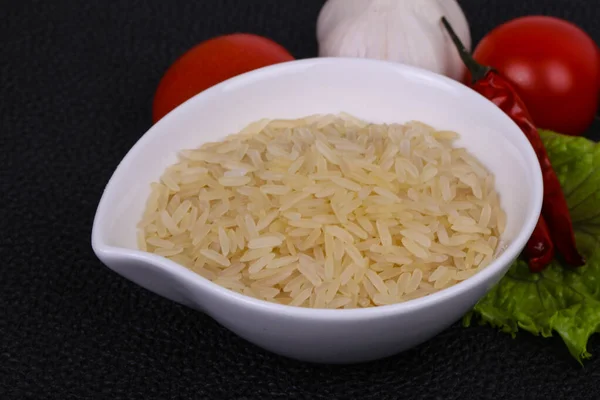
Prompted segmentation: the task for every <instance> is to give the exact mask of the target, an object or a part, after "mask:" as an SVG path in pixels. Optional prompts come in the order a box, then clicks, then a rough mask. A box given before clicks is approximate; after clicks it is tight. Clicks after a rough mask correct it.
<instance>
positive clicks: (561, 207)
mask: <svg viewBox="0 0 600 400" xmlns="http://www.w3.org/2000/svg"><path fill="white" fill-rule="evenodd" d="M442 23H443V24H444V26H445V28H446V29H447V30H448V33H449V34H450V37H451V38H452V41H453V42H454V44H455V45H456V47H457V49H458V52H459V54H460V56H461V58H462V60H463V62H464V63H465V65H466V66H467V69H468V70H469V72H470V73H471V78H472V84H471V86H472V88H473V89H474V90H475V91H476V92H478V93H479V94H481V95H483V96H484V97H485V98H487V99H488V100H490V101H491V102H493V103H494V104H496V105H497V106H498V107H499V108H500V109H501V110H502V111H504V112H505V113H506V115H508V116H509V117H510V118H511V119H512V120H513V121H514V122H515V123H516V124H517V125H518V126H519V128H521V130H522V131H523V133H524V134H525V136H526V137H527V139H528V140H529V143H531V146H532V147H533V149H534V150H535V153H536V155H537V157H538V161H539V162H540V166H541V169H542V175H543V180H544V202H543V205H542V216H543V218H542V219H540V221H539V222H538V226H537V227H536V230H535V232H534V236H536V235H537V237H536V238H534V237H532V240H530V243H528V244H527V248H540V249H541V250H539V251H538V252H537V253H535V254H537V255H536V256H534V258H535V261H534V260H532V259H530V260H529V261H530V262H529V265H530V269H532V270H533V269H536V270H539V269H540V268H542V269H543V267H545V266H546V265H547V264H549V263H550V261H551V260H552V256H553V253H554V246H549V245H548V244H549V243H551V242H553V244H554V245H555V246H556V248H557V250H558V251H559V253H560V254H561V255H562V256H563V257H564V259H565V261H566V262H567V264H569V265H571V266H573V267H578V266H581V265H583V264H585V259H584V258H583V257H582V256H581V254H579V252H578V251H577V246H576V244H575V233H574V231H573V224H572V222H571V216H570V214H569V208H568V206H567V201H566V199H565V196H564V193H563V191H562V188H561V186H560V182H559V180H558V177H557V176H556V173H555V172H554V169H553V168H552V164H551V163H550V159H549V158H548V153H547V152H546V148H545V147H544V143H543V142H542V139H541V137H540V134H539V132H538V130H537V128H536V126H535V125H534V123H533V121H532V119H531V116H530V114H529V111H527V107H526V106H525V103H524V102H523V100H522V99H521V98H520V97H519V95H518V94H517V92H516V91H515V90H514V88H513V87H512V85H511V84H510V83H509V82H508V81H507V80H506V79H504V78H503V77H502V76H501V75H500V74H498V73H497V72H496V71H495V70H494V69H492V68H491V67H489V66H483V65H481V64H479V63H477V62H476V61H475V59H473V57H472V56H471V54H469V52H468V51H467V49H466V48H465V46H464V45H463V44H462V42H461V40H460V39H459V37H458V36H457V35H456V33H455V32H454V30H453V29H452V27H451V26H450V24H449V23H448V21H447V20H446V18H442ZM550 239H551V240H550ZM540 243H544V244H543V245H540ZM544 249H545V251H546V253H541V252H542V251H544ZM551 253H552V255H550V254H551ZM532 254H533V252H532ZM532 261H533V263H534V264H535V267H534V268H532ZM544 262H546V264H545V265H543V263H544Z"/></svg>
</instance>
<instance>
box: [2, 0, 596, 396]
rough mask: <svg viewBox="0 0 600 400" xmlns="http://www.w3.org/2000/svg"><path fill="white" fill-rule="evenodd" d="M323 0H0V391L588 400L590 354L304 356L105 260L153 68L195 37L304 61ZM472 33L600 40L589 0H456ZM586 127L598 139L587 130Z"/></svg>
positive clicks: (507, 349)
mask: <svg viewBox="0 0 600 400" xmlns="http://www.w3.org/2000/svg"><path fill="white" fill-rule="evenodd" d="M322 3H323V1H322V0H247V1H242V0H239V1H237V0H201V1H190V0H177V1H164V0H146V1H142V0H120V1H116V0H115V1H105V2H101V1H68V0H63V1H58V0H53V1H42V0H38V1H36V0H21V1H10V0H9V1H0V90H1V92H0V145H1V152H0V171H1V172H2V173H1V181H0V193H1V194H0V196H1V198H2V202H1V203H2V205H1V206H0V207H1V208H0V260H2V265H0V399H7V400H8V399H24V398H31V399H46V398H48V399H50V398H51V399H60V400H68V399H87V398H106V399H114V400H117V399H119V400H120V399H179V398H181V399H196V398H197V399H217V398H227V399H251V398H255V399H269V398H273V399H285V398H293V399H352V398H357V399H365V400H367V399H377V400H386V399H399V398H402V399H531V398H545V399H549V398H552V399H563V398H564V399H567V398H571V399H572V398H578V399H598V398H599V397H600V392H599V383H598V382H600V340H599V339H598V338H595V339H594V340H592V342H591V343H590V346H589V350H590V351H591V352H593V353H594V354H595V358H594V359H592V360H591V361H589V362H587V363H586V365H585V368H583V369H582V368H581V367H580V366H579V365H577V364H576V363H575V362H574V361H573V360H572V359H571V358H570V356H569V355H568V353H567V351H566V350H565V348H564V346H563V345H562V343H561V342H560V341H559V340H558V339H547V340H544V339H541V338H535V337H533V336H531V335H529V334H521V335H519V336H518V338H517V339H516V340H513V339H511V338H510V337H509V336H507V335H504V334H501V333H498V332H496V331H495V330H494V329H491V328H488V327H478V328H469V329H464V328H462V327H460V326H459V325H458V324H457V325H455V326H454V327H452V328H451V329H449V330H447V331H446V332H444V333H443V334H441V335H440V336H438V337H437V338H435V339H434V340H431V341H430V342H428V343H426V344H424V345H422V346H420V347H418V348H416V349H414V350H411V351H408V352H406V353H404V354H401V355H398V356H396V357H393V358H390V359H387V360H383V361H379V362H375V363H371V364H367V365H360V366H348V367H329V366H315V365H307V364H303V363H299V362H295V361H291V360H287V359H283V358H280V357H277V356H274V355H271V354H268V353H265V352H264V351H262V350H260V349H257V348H255V347H254V346H252V345H249V344H247V343H246V342H244V341H242V340H241V339H238V338H237V337H235V336H233V335H232V334H231V333H229V332H228V331H226V330H224V329H223V328H221V327H219V326H218V325H217V324H216V323H215V322H214V321H212V320H211V319H210V318H208V317H206V316H204V315H202V314H200V313H198V312H194V311H191V310H189V309H186V308H184V307H181V306H179V305H177V304H173V303H171V302H169V301H167V300H164V299H162V298H159V297H158V296H155V295H153V294H152V293H149V292H147V291H145V290H143V289H140V288H139V287H137V286H135V285H133V284H131V283H129V282H127V281H125V280H124V279H122V278H120V277H119V276H117V275H115V274H114V273H112V272H110V271H109V270H108V269H106V268H104V267H103V266H102V265H101V264H100V262H99V261H98V260H97V259H96V258H95V257H94V255H93V253H92V250H91V248H90V243H89V236H90V229H91V224H92V218H93V215H94V211H95V208H96V205H97V202H98V200H99V198H100V195H101V193H102V189H103V187H104V185H105V183H106V182H107V181H108V179H109V178H110V176H111V173H112V171H113V169H114V168H115V167H116V165H117V164H118V162H119V161H120V159H121V158H122V157H123V156H124V155H125V153H126V152H127V150H128V149H129V148H130V146H132V145H133V144H134V143H135V141H136V140H137V139H138V138H139V137H140V135H141V134H143V133H144V132H145V131H146V130H147V129H148V128H149V127H150V120H151V117H150V105H151V99H152V95H153V91H154V89H155V87H156V84H157V82H158V80H159V78H160V76H161V74H162V72H163V71H164V70H165V69H166V68H167V67H168V65H169V64H170V63H171V62H172V61H173V60H174V59H175V58H176V57H177V56H178V55H180V54H181V53H182V52H183V51H185V50H186V49H188V48H189V47H191V46H192V45H194V44H195V43H197V42H199V41H201V40H203V39H207V38H209V37H211V36H214V35H217V34H222V33H228V32H232V31H250V32H255V33H258V34H263V35H268V36H270V37H272V38H274V39H275V40H277V41H279V42H281V43H282V44H283V45H284V46H286V47H287V48H288V49H290V50H291V51H292V52H293V53H294V55H295V56H296V57H298V58H301V57H309V56H314V55H316V51H317V47H316V42H315V35H314V30H315V26H314V25H315V21H316V18H317V14H318V11H319V9H320V7H321V5H322ZM461 3H462V4H463V6H464V9H465V12H466V14H467V16H468V18H469V20H470V22H471V27H472V32H473V36H474V39H475V40H479V38H481V36H482V35H483V34H485V33H486V32H487V31H488V30H489V29H490V28H492V27H493V26H495V25H497V24H499V23H500V22H502V21H504V20H507V19H509V18H511V17H516V16H520V15H525V14H532V13H543V14H551V15H556V16H561V17H564V18H567V19H570V20H572V21H573V22H575V23H578V24H579V25H581V26H582V27H583V28H585V29H586V30H587V31H588V32H589V33H590V34H591V35H593V36H594V38H595V39H596V40H597V41H600V24H598V21H600V2H599V1H598V0H463V1H462V2H461ZM596 137H597V136H596Z"/></svg>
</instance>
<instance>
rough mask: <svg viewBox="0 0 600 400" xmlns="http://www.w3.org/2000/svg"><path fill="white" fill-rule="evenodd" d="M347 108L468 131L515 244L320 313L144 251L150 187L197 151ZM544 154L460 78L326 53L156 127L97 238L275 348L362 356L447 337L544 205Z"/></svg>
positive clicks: (113, 188)
mask: <svg viewBox="0 0 600 400" xmlns="http://www.w3.org/2000/svg"><path fill="white" fill-rule="evenodd" d="M341 111H345V112H348V113H350V114H353V115H356V116H358V117H360V118H363V119H365V120H368V121H372V122H407V121H409V120H419V121H423V122H426V123H428V124H430V125H432V126H434V127H436V128H439V129H449V130H455V131H457V132H459V133H460V134H461V136H462V138H461V140H460V141H459V142H458V143H457V144H458V145H461V146H465V147H466V148H468V149H469V150H470V151H471V152H473V153H474V154H475V155H476V156H478V157H479V158H480V159H481V160H482V161H483V162H484V164H485V165H486V166H487V167H488V168H489V169H490V170H491V171H492V172H493V173H494V174H495V175H496V179H497V188H498V191H499V193H500V195H501V201H502V206H503V207H504V210H505V211H506V213H507V215H508V221H507V229H506V232H505V235H504V237H503V241H505V242H506V243H507V244H508V247H507V248H506V249H505V251H504V252H503V253H502V254H501V255H500V256H499V257H498V258H497V259H496V260H495V261H494V262H493V263H492V264H491V265H489V266H488V267H487V268H486V269H485V270H483V271H482V272H480V273H479V274H477V275H475V276H473V277H472V278H470V279H468V280H466V281H464V282H462V283H460V284H457V285H455V286H453V287H451V288H448V289H445V290H443V291H441V292H438V293H435V294H433V295H430V296H427V297H424V298H421V299H417V300H413V301H409V302H406V303H403V304H396V305H390V306H383V307H374V308H368V309H354V310H315V309H308V308H298V307H290V306H283V305H277V304H271V303H268V302H264V301H261V300H256V299H253V298H249V297H246V296H243V295H241V294H237V293H234V292H232V291H229V290H227V289H224V288H222V287H220V286H217V285H216V284H213V283H212V282H210V281H208V280H206V279H204V278H202V277H201V276H198V275H196V274H195V273H193V272H191V271H189V270H187V269H186V268H184V267H182V266H179V265H178V264H176V263H174V262H172V261H170V260H167V259H165V258H162V257H159V256H155V255H152V254H149V253H145V252H142V251H139V250H137V249H136V223H137V222H138V221H139V219H140V218H141V214H142V210H143V209H144V206H145V202H146V199H147V196H148V194H149V184H150V182H152V181H156V180H157V179H158V178H159V177H160V175H161V174H162V172H163V170H164V168H165V167H167V166H168V165H170V164H171V163H173V162H175V161H176V154H177V152H178V151H179V150H181V149H184V148H194V147H197V146H199V145H200V144H202V143H203V142H205V141H214V140H217V139H219V138H222V137H224V136H225V135H227V134H230V133H234V132H237V131H239V130H240V129H242V128H243V127H244V126H245V125H247V124H248V123H250V122H252V121H255V120H258V119H261V118H297V117H302V116H306V115H310V114H316V113H336V112H341ZM542 192H543V189H542V177H541V171H540V167H539V164H538V161H537V159H536V156H535V154H534V152H533V150H532V148H531V146H530V145H529V143H528V142H527V140H526V139H525V136H524V135H523V133H522V132H521V131H520V130H519V128H518V127H517V125H515V124H514V123H513V122H512V121H511V120H510V119H509V118H508V117H507V116H506V115H504V114H503V113H502V112H501V111H500V110H499V109H498V108H497V107H496V106H495V105H493V104H492V103H491V102H489V101H487V100H486V99H484V98H483V97H481V96H480V95H478V94H477V93H475V92H474V91H472V90H470V89H468V88H467V87H465V86H463V85H462V84H460V83H457V82H455V81H453V80H450V79H448V78H445V77H443V76H440V75H437V74H434V73H431V72H427V71H423V70H420V69H416V68H412V67H408V66H404V65H399V64H394V63H387V62H382V61H373V60H361V59H344V58H320V59H308V60H301V61H293V62H289V63H285V64H279V65H275V66H271V67H267V68H263V69H261V70H258V71H254V72H250V73H247V74H244V75H241V76H239V77H236V78H234V79H231V80H229V81H227V82H224V83H222V84H220V85H217V86H215V87H213V88H211V89H209V90H207V91H205V92H203V93H201V94H199V95H197V96H196V97H194V98H192V99H191V100H189V101H187V102H186V103H185V104H183V105H181V106H180V107H178V108H177V109H176V110H174V111H173V112H171V113H170V114H169V115H167V116H166V117H165V118H163V119H162V120H161V121H160V122H158V123H157V124H156V125H154V126H153V127H152V128H151V129H150V130H149V131H148V132H147V133H146V134H145V135H144V136H143V137H142V138H141V139H140V140H139V142H138V143H137V144H136V145H135V146H134V147H133V148H132V149H131V151H130V152H129V153H128V154H127V156H126V157H125V158H124V159H123V161H122V162H121V163H120V165H119V166H118V168H117V170H116V171H115V173H114V175H113V176H112V178H111V180H110V182H109V183H108V185H107V187H106V189H105V192H104V195H103V196H102V200H101V201H100V205H99V207H98V211H97V214H96V217H95V221H94V227H93V232H92V245H93V248H94V251H95V253H96V254H97V256H98V257H99V258H100V260H102V262H103V263H104V264H106V265H107V266H108V267H109V268H111V269H112V270H113V271H115V272H117V273H118V274H120V275H122V276H124V277H126V278H127V279H130V280H131V281H133V282H136V283H137V284H139V285H140V286H143V287H144V288H146V289H148V290H150V291H152V292H154V293H157V294H159V295H161V296H164V297H166V298H169V299H171V300H173V301H176V302H178V303H182V304H185V305H187V306H190V307H192V308H195V309H197V310H200V311H203V312H205V313H206V314H208V315H210V316H211V317H212V318H214V319H215V320H216V321H218V322H219V323H220V324H222V325H223V326H225V327H227V328H228V329H230V330H231V331H233V332H235V333H236V334H238V335H239V336H241V337H242V338H245V339H247V340H248V341H250V342H252V343H255V344H256V345H258V346H260V347H263V348H265V349H267V350H270V351H272V352H275V353H278V354H281V355H284V356H288V357H292V358H296V359H300V360H306V361H312V362H324V363H353V362H362V361H369V360H374V359H378V358H382V357H385V356H390V355H393V354H395V353H398V352H400V351H403V350H405V349H408V348H410V347H413V346H415V345H417V344H419V343H421V342H424V341H426V340H428V339H430V338H431V337H433V336H434V335H436V334H438V333H439V332H441V331H442V330H444V329H445V328H447V327H448V326H450V325H451V324H452V323H453V322H455V321H457V320H458V319H460V317H461V316H462V315H463V314H464V313H465V312H467V311H468V310H469V309H470V308H471V307H472V306H473V305H474V304H475V303H476V302H477V301H478V300H479V299H480V298H481V297H482V296H483V295H484V294H485V293H486V292H487V291H488V290H489V289H490V288H491V287H492V286H493V285H494V284H495V283H497V282H498V281H499V280H500V278H502V276H503V275H504V274H505V272H506V271H507V269H508V268H509V266H510V264H511V263H512V262H513V260H514V259H515V258H516V257H517V255H518V254H519V253H520V252H521V250H522V249H523V247H524V246H525V244H526V242H527V240H528V238H529V236H530V235H531V233H532V231H533V229H534V227H535V224H536V222H537V220H538V217H539V213H540V209H541V204H542Z"/></svg>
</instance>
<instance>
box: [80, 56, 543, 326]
mask: <svg viewBox="0 0 600 400" xmlns="http://www.w3.org/2000/svg"><path fill="white" fill-rule="evenodd" d="M328 64H330V65H337V66H340V67H343V66H344V65H348V64H355V65H363V66H364V67H366V68H373V69H375V70H377V69H388V70H395V72H398V73H400V74H409V75H413V76H420V77H423V78H427V79H428V80H435V81H439V82H440V83H443V84H444V85H449V86H450V87H452V88H453V90H458V91H461V92H463V93H464V94H465V95H467V96H470V97H472V98H473V99H474V101H480V102H485V103H488V104H486V105H485V106H486V107H489V110H490V112H491V113H496V114H501V115H498V117H499V118H504V119H505V120H506V122H507V124H508V125H512V126H513V127H514V129H515V130H518V131H521V129H520V128H519V127H518V125H517V124H516V123H515V122H513V121H512V119H510V117H508V116H507V115H506V114H505V113H504V112H503V111H502V110H500V108H498V107H496V106H495V105H494V104H493V103H492V102H490V101H489V100H487V99H486V98H485V97H483V96H482V95H480V94H479V93H477V92H475V91H474V90H472V89H471V88H469V87H468V86H465V85H463V84H462V83H460V82H458V81H455V80H453V79H451V78H449V77H446V76H443V75H440V74H437V73H434V72H431V71H428V70H425V69H422V68H418V67H413V66H409V65H406V64H400V63H395V62H391V61H383V60H374V59H363V58H350V57H314V58H306V59H300V60H293V61H288V62H283V63H279V64H275V65H271V66H267V67H263V68H259V69H257V70H254V71H250V72H247V73H244V74H241V75H238V76H236V77H233V78H231V79H228V80H226V81H223V82H221V83H219V84H217V85H215V86H213V87H211V88H209V89H207V90H205V91H203V92H201V93H199V94H197V95H195V96H193V97H192V98H190V99H189V100H187V101H185V102H184V103H182V104H181V105H179V106H178V107H176V108H175V109H173V110H172V111H171V112H170V113H168V114H167V115H166V116H165V117H163V118H162V119H161V120H160V121H158V122H157V123H156V124H154V125H153V126H151V127H150V128H149V129H148V130H147V131H146V132H145V133H144V134H143V135H142V136H141V137H140V138H139V139H138V140H137V142H136V143H135V144H134V145H133V146H132V147H131V148H130V149H129V151H128V152H127V153H126V155H125V156H124V157H123V159H122V160H121V162H120V163H119V164H118V166H117V168H116V169H115V170H114V172H113V174H112V175H111V177H110V179H109V181H108V183H107V185H106V187H105V189H104V191H103V194H102V197H101V199H100V202H99V204H98V207H97V210H96V214H95V217H94V221H93V226H92V235H91V242H92V248H93V251H94V253H95V254H96V256H97V257H98V258H99V259H100V260H101V261H102V262H103V263H105V264H108V263H106V262H105V260H130V261H139V262H143V263H145V264H147V265H150V266H151V267H152V268H159V269H161V270H163V272H166V273H168V274H172V275H175V276H176V277H177V278H178V279H180V280H184V281H187V283H189V284H190V285H191V286H192V288H193V290H198V291H207V292H211V293H212V295H213V296H216V297H221V298H222V299H223V300H226V301H228V302H230V303H237V304H238V305H240V306H242V305H243V306H245V307H248V308H252V309H254V310H255V311H257V312H265V313H270V314H277V315H280V316H284V317H287V318H303V319H310V320H327V321H349V320H356V319H375V318H382V317H386V316H390V315H399V314H406V313H411V312H413V311H416V310H419V309H423V308H427V307H430V306H432V305H434V304H439V303H442V302H444V301H447V300H449V299H451V298H453V297H456V296H458V295H460V294H461V293H463V292H468V291H469V290H472V289H474V288H476V287H480V286H482V285H484V284H486V282H488V281H490V280H491V279H492V278H493V277H494V276H495V275H497V274H498V273H500V272H501V271H502V270H503V269H505V268H506V269H508V268H509V265H510V264H511V263H512V261H513V260H514V259H515V258H516V257H517V256H518V255H519V252H520V251H521V249H522V248H523V247H524V246H525V244H526V242H527V240H529V238H530V236H531V234H532V233H533V230H534V228H535V226H536V224H537V221H538V218H539V215H540V213H541V208H542V199H543V181H542V172H541V167H540V165H539V162H538V159H537V156H536V154H535V152H534V150H533V147H532V146H531V145H530V144H529V142H528V141H527V139H526V137H525V135H522V136H519V137H520V138H521V139H519V140H520V142H521V143H515V145H517V146H518V148H519V150H520V152H521V155H522V157H523V158H524V160H525V162H526V163H527V167H529V168H531V174H532V180H533V185H531V187H530V188H531V197H530V202H529V203H528V204H527V208H528V215H527V219H526V221H525V222H524V224H523V228H522V229H521V230H520V231H519V232H518V234H517V235H516V236H515V237H514V238H513V239H512V240H511V241H510V243H509V244H508V245H507V247H506V248H505V249H503V251H502V253H501V254H500V255H498V256H497V258H495V259H494V260H493V261H492V262H491V263H490V264H489V265H488V266H487V267H485V268H484V269H483V270H482V271H480V272H477V273H476V274H474V275H473V276H471V277H469V278H467V279H465V280H464V281H461V282H458V283H457V284H455V285H453V286H451V287H448V288H445V289H442V290H440V291H437V292H434V293H432V294H429V295H426V296H424V297H419V298H416V299H413V300H408V301H406V302H402V303H396V304H390V305H382V306H373V307H367V308H353V309H320V308H308V307H298V306H289V305H284V304H278V303H272V302H268V301H266V300H261V299H257V298H254V297H250V296H247V295H244V294H241V293H238V292H235V291H233V290H230V289H227V288H225V287H223V286H220V285H218V284H216V283H213V282H212V281H210V280H208V279H206V278H204V277H202V276H201V275H199V274H197V273H195V272H193V271H191V270H189V269H187V268H186V267H184V266H182V265H180V264H178V263H176V262H174V261H171V260H169V259H167V258H164V257H161V256H157V255H155V254H152V253H148V252H144V251H142V250H132V249H127V248H122V247H117V246H112V245H109V244H107V243H105V242H104V241H103V240H101V238H102V236H103V235H102V234H101V231H102V229H103V226H104V225H105V223H104V220H105V219H106V218H107V216H110V214H111V213H110V205H109V204H108V199H107V197H108V195H109V193H111V192H112V191H113V190H114V189H113V187H114V186H115V185H116V182H117V181H118V180H119V179H120V178H121V177H122V176H126V175H127V171H126V167H127V164H128V163H129V162H131V160H133V159H134V158H135V155H136V153H138V152H140V151H141V150H140V149H141V148H142V147H143V146H144V144H145V143H147V142H151V141H153V140H155V139H154V137H155V136H157V135H158V134H159V133H160V132H161V131H162V130H163V129H164V127H167V126H168V125H169V124H170V123H171V121H175V120H176V119H177V118H179V116H183V115H186V114H188V113H190V112H193V110H194V109H195V103H197V102H198V101H200V99H202V98H205V97H212V96H218V95H219V92H223V91H226V90H227V88H228V87H235V86H237V85H240V84H241V86H243V83H244V82H250V81H257V80H265V79H266V80H268V79H269V78H270V77H277V76H281V74H285V73H288V72H294V71H295V72H300V71H303V70H304V69H296V68H299V67H310V66H322V65H328ZM295 69H296V70H295ZM234 90H235V88H234ZM476 97H479V100H475V98H476ZM117 273H118V272H117ZM134 283H135V282H134ZM488 289H489V288H488Z"/></svg>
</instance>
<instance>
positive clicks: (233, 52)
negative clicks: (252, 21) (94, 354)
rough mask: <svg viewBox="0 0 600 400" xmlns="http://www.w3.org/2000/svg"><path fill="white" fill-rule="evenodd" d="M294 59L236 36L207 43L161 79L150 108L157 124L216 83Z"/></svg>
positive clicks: (256, 39) (260, 40)
mask: <svg viewBox="0 0 600 400" xmlns="http://www.w3.org/2000/svg"><path fill="white" fill-rule="evenodd" d="M293 59H294V57H293V56H292V55H291V54H290V53H289V52H288V51H287V50H286V49H285V48H283V47H282V46H281V45H279V44H277V43H275V42H274V41H272V40H271V39H268V38H265V37H262V36H257V35H253V34H248V33H235V34H231V35H224V36H219V37H216V38H213V39H209V40H207V41H205V42H202V43H200V44H198V45H197V46H195V47H193V48H192V49H190V50H189V51H187V52H186V53H185V54H183V55H182V56H181V57H180V58H179V59H177V60H176V61H175V62H174V63H173V65H171V67H169V69H168V70H167V72H166V73H165V74H164V76H163V77H162V79H161V81H160V83H159V85H158V88H157V89H156V94H155V95H154V103H153V106H152V119H153V121H154V122H157V121H158V120H159V119H161V118H162V117H163V116H165V115H166V114H167V113H169V112H170V111H171V110H172V109H174V108H175V107H177V106H178V105H180V104H181V103H183V102H185V101H186V100H188V99H189V98H191V97H193V96H195V95H196V94H198V93H200V92H202V91H203V90H206V89H208V88H209V87H211V86H214V85H216V84H217V83H220V82H223V81H225V80H227V79H229V78H233V77H234V76H237V75H240V74H243V73H245V72H249V71H252V70H255V69H258V68H262V67H266V66H268V65H272V64H278V63H281V62H285V61H291V60H293Z"/></svg>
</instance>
